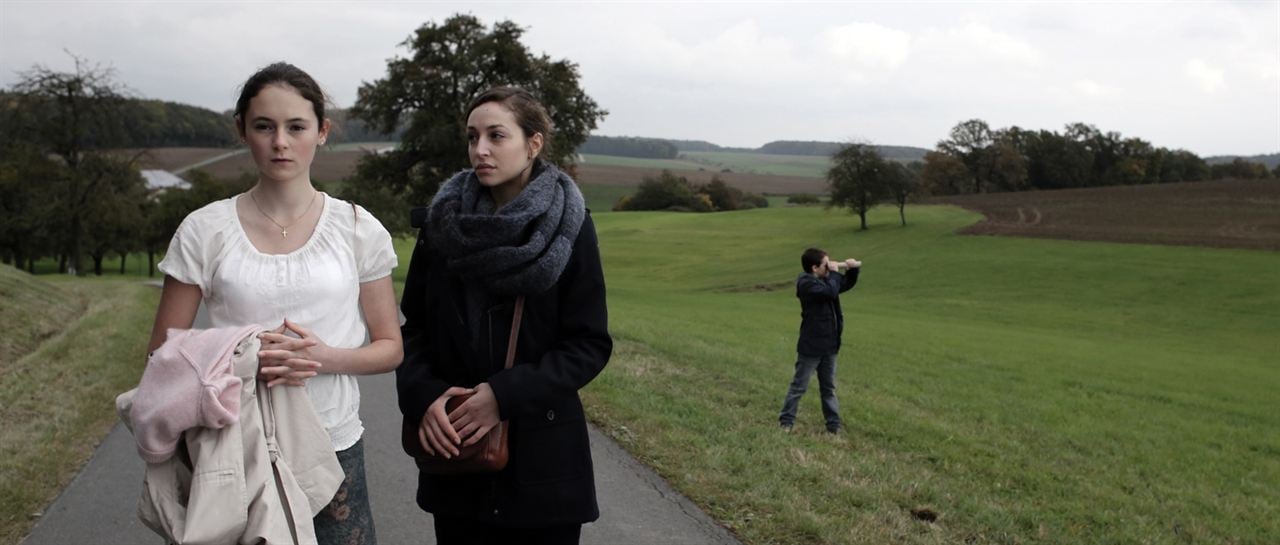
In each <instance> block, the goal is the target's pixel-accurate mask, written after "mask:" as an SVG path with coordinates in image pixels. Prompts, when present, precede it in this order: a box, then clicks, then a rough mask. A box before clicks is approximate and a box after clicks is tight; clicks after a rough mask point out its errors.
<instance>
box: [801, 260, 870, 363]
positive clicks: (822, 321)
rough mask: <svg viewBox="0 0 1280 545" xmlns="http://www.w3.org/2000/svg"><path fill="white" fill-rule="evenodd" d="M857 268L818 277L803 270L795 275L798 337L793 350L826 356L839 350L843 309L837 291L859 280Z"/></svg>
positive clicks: (842, 327) (806, 354)
mask: <svg viewBox="0 0 1280 545" xmlns="http://www.w3.org/2000/svg"><path fill="white" fill-rule="evenodd" d="M860 270H861V267H859V268H857V269H849V271H848V272H846V273H844V274H840V273H838V272H835V271H831V272H830V273H827V277H826V278H818V276H817V275H815V274H811V273H803V274H801V275H800V276H799V277H798V278H796V297H798V298H800V340H799V341H797V342H796V352H798V353H800V354H803V355H805V356H826V355H828V354H836V353H838V352H840V335H841V333H843V332H844V312H843V311H841V310H840V294H841V293H844V292H846V291H849V289H851V288H853V285H854V284H857V283H858V271H860Z"/></svg>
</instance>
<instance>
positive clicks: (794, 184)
mask: <svg viewBox="0 0 1280 545" xmlns="http://www.w3.org/2000/svg"><path fill="white" fill-rule="evenodd" d="M359 146H360V145H355V144H345V145H339V146H337V147H336V149H324V150H321V151H320V152H319V153H317V154H316V160H315V163H314V164H313V165H312V167H311V174H312V176H313V177H314V178H315V179H316V180H318V181H320V182H324V183H334V182H340V181H342V180H343V179H344V178H347V177H348V176H351V175H352V174H354V173H355V170H356V164H357V163H358V162H359V161H360V158H361V157H363V156H364V155H365V154H366V153H368V151H366V150H365V149H362V148H360V147H359ZM227 151H230V150H226V149H220V148H158V149H153V150H149V151H148V155H147V156H146V157H144V159H143V163H144V168H161V169H166V170H178V169H180V168H182V167H185V166H187V165H190V164H193V163H197V162H199V161H202V160H205V159H209V158H212V157H216V156H218V155H221V154H224V153H226V152H227ZM646 161H650V160H641V159H637V160H635V162H636V163H637V165H644V164H646ZM655 164H658V163H655ZM576 169H577V177H576V179H577V180H578V182H579V183H581V184H583V185H600V186H610V187H634V186H637V185H640V182H642V181H644V178H645V177H646V176H657V175H658V174H659V173H661V172H662V168H661V167H657V166H619V165H606V164H592V163H584V164H580V165H577V167H576ZM200 170H203V171H205V172H206V173H208V174H210V175H212V176H213V177H214V178H219V179H234V178H238V177H240V176H242V175H244V174H253V173H254V172H257V168H256V167H255V166H254V164H253V158H252V157H250V156H249V155H248V154H243V153H242V154H239V155H235V156H232V157H227V158H226V159H223V160H221V161H218V162H215V163H212V164H209V165H205V166H202V167H200ZM673 172H675V173H676V174H677V175H680V176H684V177H686V178H688V179H689V181H690V182H693V183H695V184H704V183H707V182H709V181H711V176H712V175H719V176H720V178H721V179H723V180H724V181H725V182H726V183H728V184H729V185H732V186H734V187H737V188H739V189H742V190H744V191H751V192H753V193H773V194H792V193H812V194H822V193H825V192H826V181H825V180H823V179H821V178H813V177H808V176H777V175H770V174H745V173H740V172H724V173H717V172H714V171H713V170H711V169H708V170H691V169H684V170H681V169H673Z"/></svg>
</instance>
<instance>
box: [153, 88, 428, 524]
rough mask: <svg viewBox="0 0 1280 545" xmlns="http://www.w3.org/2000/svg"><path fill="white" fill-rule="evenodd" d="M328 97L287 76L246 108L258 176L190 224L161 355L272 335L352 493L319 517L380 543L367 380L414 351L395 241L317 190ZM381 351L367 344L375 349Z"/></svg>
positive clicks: (241, 112) (168, 302)
mask: <svg viewBox="0 0 1280 545" xmlns="http://www.w3.org/2000/svg"><path fill="white" fill-rule="evenodd" d="M324 106H325V96H324V93H323V92H322V91H321V90H320V87H319V86H318V85H317V84H316V82H315V80H313V79H312V78H311V77H310V76H309V75H307V73H306V72H303V71H302V70H300V69H298V68H297V67H295V66H292V65H290V64H286V63H276V64H272V65H270V66H268V67H266V68H263V69H262V70H259V71H258V72H257V73H255V74H254V75H253V76H252V77H250V78H249V80H248V81H246V82H245V84H244V87H243V90H242V91H241V94H240V98H239V100H238V101H237V102H236V109H235V121H236V129H237V130H238V131H239V133H240V137H241V139H242V140H243V141H244V143H245V144H246V145H247V146H248V148H249V151H250V153H251V154H252V155H253V161H254V163H256V165H257V167H258V182H257V184H256V185H254V186H253V188H252V189H250V190H249V191H247V192H245V193H243V194H240V195H237V196H235V197H232V198H230V199H226V200H221V201H217V202H213V203H210V204H208V205H206V206H205V207H203V208H201V209H199V210H196V211H195V212H192V213H191V214H190V215H188V216H187V217H186V219H184V220H183V222H182V225H181V226H179V227H178V230H177V232H176V233H175V234H174V236H173V240H172V242H170V244H169V251H168V252H167V253H166V255H165V258H164V260H163V261H161V262H160V264H159V268H160V270H161V271H163V272H164V273H165V280H164V292H163V294H162V295H161V297H160V307H159V309H158V310H157V312H156V321H155V326H154V328H153V329H152V331H151V343H150V347H149V350H154V349H155V348H157V347H158V346H160V345H161V344H163V342H164V339H165V336H166V332H167V331H168V330H169V329H171V328H179V329H186V328H190V327H191V326H192V323H193V321H194V319H195V315H196V310H197V308H198V307H199V306H200V303H201V302H202V301H203V302H204V304H205V307H206V308H207V310H208V313H209V321H210V325H211V326H213V327H225V326H235V325H244V324H258V325H261V326H263V327H265V328H275V329H274V330H273V331H271V332H267V333H263V334H262V336H261V338H262V345H263V348H262V351H261V352H260V353H259V360H260V367H259V370H260V373H261V375H262V377H263V378H264V379H266V380H268V385H269V386H272V387H276V386H278V385H281V384H284V385H293V386H303V387H305V388H306V389H307V393H308V395H309V397H310V398H311V402H312V404H313V405H314V406H315V409H316V412H317V413H318V414H319V416H320V420H321V422H322V423H324V425H325V427H326V428H327V429H328V432H329V437H330V440H331V442H332V444H333V448H334V451H335V452H336V453H337V455H338V460H339V461H340V462H341V463H342V468H343V470H344V471H345V472H346V474H347V479H346V481H345V482H344V483H343V485H342V487H341V488H340V489H339V490H338V492H337V494H335V495H334V499H333V502H332V503H331V504H330V505H329V506H328V507H326V508H325V509H324V510H322V512H321V513H319V514H318V515H316V518H315V526H316V535H317V536H318V537H319V539H320V543H321V544H327V543H335V544H336V543H364V544H372V543H376V542H377V540H376V537H375V534H374V527H373V517H372V515H371V513H370V509H369V499H368V494H367V489H366V485H365V475H364V455H363V445H362V443H361V435H362V434H363V432H364V426H363V425H362V424H361V422H360V413H359V409H360V390H359V388H358V386H357V383H356V379H355V377H354V376H353V375H368V374H376V373H385V372H388V371H391V370H393V369H395V368H396V366H397V365H399V363H400V360H401V359H402V354H403V348H402V343H401V338H400V327H399V320H398V315H397V313H396V306H395V305H396V303H395V292H394V290H393V288H392V285H391V270H392V269H393V268H395V266H396V254H395V251H394V249H393V248H392V245H391V236H390V235H389V234H388V233H387V230H386V229H385V228H384V227H383V226H382V224H381V223H379V222H378V220H377V219H376V218H374V217H373V216H372V215H371V214H369V212H368V211H366V210H364V209H363V208H361V207H359V206H355V205H353V204H351V203H348V202H346V201H342V200H339V199H336V198H334V197H331V196H329V195H326V194H324V193H321V192H319V191H317V190H316V188H315V187H314V186H313V185H312V183H311V162H312V160H313V159H314V158H315V153H316V148H317V147H318V146H320V145H323V144H324V141H325V138H326V137H328V135H329V120H328V119H327V118H326V117H325V115H324ZM366 340H367V342H366Z"/></svg>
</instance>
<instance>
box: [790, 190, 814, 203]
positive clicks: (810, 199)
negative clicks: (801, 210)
mask: <svg viewBox="0 0 1280 545" xmlns="http://www.w3.org/2000/svg"><path fill="white" fill-rule="evenodd" d="M819 202H821V201H820V200H819V199H818V196H817V195H810V194H808V193H800V194H797V195H792V196H790V197H787V204H799V205H807V204H818V203H819Z"/></svg>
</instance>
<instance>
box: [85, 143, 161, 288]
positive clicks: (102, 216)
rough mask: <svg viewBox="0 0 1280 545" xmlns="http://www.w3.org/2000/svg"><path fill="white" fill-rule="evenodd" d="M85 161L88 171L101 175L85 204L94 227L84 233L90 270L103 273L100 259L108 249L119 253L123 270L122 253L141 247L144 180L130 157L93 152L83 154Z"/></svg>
mask: <svg viewBox="0 0 1280 545" xmlns="http://www.w3.org/2000/svg"><path fill="white" fill-rule="evenodd" d="M85 163H86V164H85V166H86V168H87V169H88V170H91V171H93V172H97V173H99V174H98V175H99V176H100V177H101V182H100V183H99V184H98V190H97V191H96V192H95V194H94V198H93V199H92V200H91V201H89V203H88V205H87V206H85V212H86V213H87V214H88V215H89V217H90V218H92V219H93V228H92V229H89V230H88V231H87V232H86V233H85V248H86V250H87V251H88V253H89V256H90V257H92V258H93V273H94V274H95V275H98V276H102V260H103V258H105V257H106V256H107V254H108V253H109V252H111V253H115V254H117V255H119V256H120V267H121V270H122V272H123V268H124V266H125V259H126V257H125V256H127V255H128V254H129V253H130V252H132V251H133V250H137V249H141V246H142V244H141V242H142V236H143V230H144V229H145V228H146V223H145V220H144V218H143V216H142V206H143V202H144V201H145V200H146V192H147V188H146V182H145V181H144V180H143V179H142V175H141V174H139V172H138V167H137V166H136V165H135V164H134V162H133V161H131V160H127V159H122V158H118V157H114V156H112V155H108V154H93V155H89V156H88V157H86V159H85Z"/></svg>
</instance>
